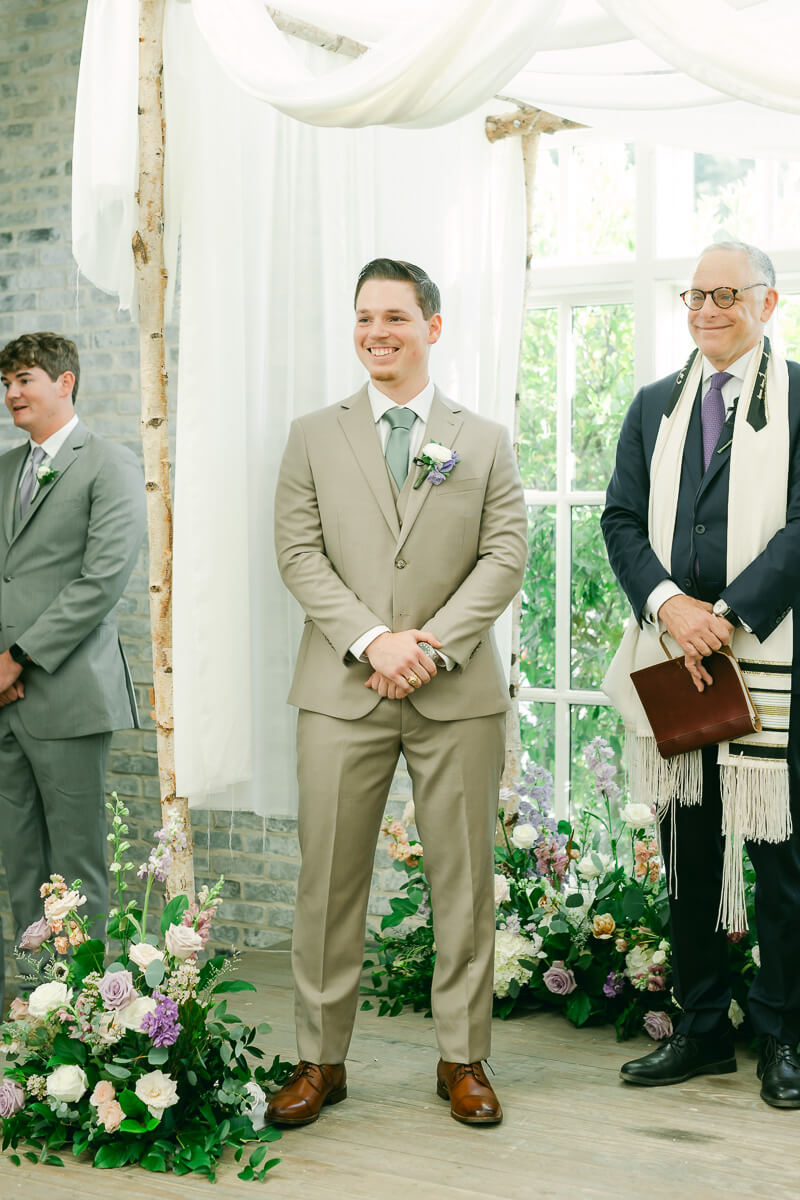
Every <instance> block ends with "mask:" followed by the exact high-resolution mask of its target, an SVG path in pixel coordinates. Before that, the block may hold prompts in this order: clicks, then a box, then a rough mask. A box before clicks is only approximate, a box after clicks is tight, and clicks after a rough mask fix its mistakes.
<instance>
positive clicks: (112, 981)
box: [97, 971, 136, 1008]
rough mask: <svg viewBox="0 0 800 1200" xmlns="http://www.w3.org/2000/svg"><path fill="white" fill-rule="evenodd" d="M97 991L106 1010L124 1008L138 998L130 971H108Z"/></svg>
mask: <svg viewBox="0 0 800 1200" xmlns="http://www.w3.org/2000/svg"><path fill="white" fill-rule="evenodd" d="M97 990H98V992H99V993H100V999H101V1000H102V1001H103V1004H104V1006H105V1007H106V1008H124V1006H125V1005H126V1004H128V1003H129V1002H130V1001H131V1000H133V999H134V998H135V997H136V988H135V987H134V986H133V976H132V975H131V973H130V971H106V973H105V975H104V976H103V978H102V979H101V980H100V982H99V983H98V985H97Z"/></svg>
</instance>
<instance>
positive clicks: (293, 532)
mask: <svg viewBox="0 0 800 1200" xmlns="http://www.w3.org/2000/svg"><path fill="white" fill-rule="evenodd" d="M425 437H426V440H427V441H435V442H441V443H442V444H443V445H445V446H450V447H454V448H455V449H456V450H457V451H458V454H459V456H460V462H459V463H458V464H457V466H456V467H455V469H454V470H453V472H452V474H451V475H449V476H448V478H447V479H446V480H445V482H444V483H441V484H439V485H438V486H434V485H433V484H430V483H428V482H427V481H426V482H424V483H423V484H422V486H421V487H420V488H419V489H417V490H416V491H411V492H410V495H409V497H408V504H407V507H406V510H405V517H404V520H403V522H402V527H401V523H400V519H399V517H398V514H397V507H396V504H395V499H394V495H393V492H392V487H391V484H390V482H389V475H388V472H387V468H386V461H385V459H384V457H383V454H382V452H381V447H380V442H379V440H378V435H377V431H376V428H375V421H374V418H373V415H372V409H371V407H370V403H369V397H368V394H367V388H366V386H365V387H363V388H362V389H361V390H360V391H359V392H357V393H356V394H355V395H354V396H351V397H349V399H347V400H345V401H343V402H342V403H341V404H334V405H331V406H330V407H328V408H324V409H320V410H319V411H318V412H315V413H311V414H310V415H309V416H307V417H301V418H300V419H299V420H297V421H295V422H294V423H293V425H292V429H291V432H290V434H289V441H288V444H287V447H286V452H285V454H284V458H283V463H282V465H281V471H280V477H279V481H278V489H277V494H276V500H275V542H276V548H277V553H278V566H279V568H280V571H281V575H282V577H283V580H284V582H285V583H286V585H287V587H288V588H289V590H290V591H291V592H292V593H293V594H294V595H295V596H296V597H297V599H298V600H299V602H300V604H301V605H302V606H303V608H304V609H305V612H306V625H305V629H304V632H303V638H302V641H301V643H300V650H299V652H298V657H297V667H296V670H295V676H294V683H293V685H292V690H291V692H290V695H289V702H290V703H291V704H296V705H297V706H298V707H300V708H304V709H309V710H311V711H313V712H321V713H326V714H328V715H329V716H335V717H342V718H345V719H349V720H352V719H355V718H358V717H361V716H365V715H366V713H368V712H369V711H370V710H371V709H372V708H374V706H375V705H376V704H377V703H378V700H379V697H378V695H377V693H376V692H374V691H372V690H371V689H367V688H365V687H364V682H365V680H366V679H368V678H369V676H370V674H371V673H372V668H371V667H370V666H369V665H368V664H365V663H360V662H355V661H354V660H353V658H352V655H350V653H349V647H350V646H351V645H353V643H354V642H355V641H356V640H357V639H358V638H359V637H361V635H362V634H364V633H366V632H367V630H369V629H371V628H373V627H374V626H376V625H386V626H388V628H389V629H391V630H394V631H399V630H402V629H415V628H416V629H423V628H427V629H430V631H431V632H432V633H433V634H434V635H435V636H436V637H437V638H438V639H439V640H440V641H441V642H442V647H443V650H444V651H445V653H446V654H447V655H449V657H450V658H451V659H452V660H453V661H454V663H455V664H456V665H455V669H454V670H452V671H445V670H444V669H441V670H440V671H439V672H438V674H437V675H436V676H435V678H434V679H433V680H432V681H431V682H430V683H429V684H427V685H426V686H425V687H423V688H420V689H419V690H418V691H416V692H414V693H413V694H412V696H411V697H410V701H411V703H412V704H413V705H414V706H415V707H416V708H417V709H418V711H419V712H421V713H422V714H423V715H424V716H426V717H429V718H432V719H433V720H439V721H449V720H461V719H464V718H467V717H478V716H487V715H489V714H490V713H498V712H502V711H503V710H504V709H505V708H507V707H508V689H507V687H506V684H505V679H504V675H503V670H502V667H501V664H500V662H499V659H498V656H497V651H496V649H495V646H494V640H493V638H492V636H491V626H492V623H493V622H494V621H495V619H496V618H497V617H498V616H499V615H500V613H501V612H502V611H503V610H504V609H505V607H506V605H507V604H508V603H509V602H510V600H511V599H512V598H513V596H514V595H515V594H516V592H517V591H518V590H519V587H520V585H521V583H522V578H523V574H524V570H525V557H526V552H527V514H526V509H525V502H524V498H523V492H522V485H521V484H520V479H519V472H518V470H517V463H516V460H515V458H514V453H513V450H512V447H511V441H510V439H509V436H508V433H507V432H506V430H505V429H503V427H502V426H500V425H498V424H496V423H495V422H493V421H487V420H486V419H485V418H483V417H479V416H477V415H476V414H475V413H472V412H470V411H469V410H468V409H464V408H462V407H461V406H460V405H458V404H455V403H453V402H452V401H449V400H447V399H446V398H445V397H444V396H443V395H442V394H441V392H439V391H438V389H437V391H436V392H435V394H434V399H433V403H432V405H431V412H430V418H429V421H428V425H427V429H426V433H425ZM412 472H414V474H415V475H416V473H417V468H416V467H413V466H412Z"/></svg>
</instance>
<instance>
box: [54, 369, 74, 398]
mask: <svg viewBox="0 0 800 1200" xmlns="http://www.w3.org/2000/svg"><path fill="white" fill-rule="evenodd" d="M56 382H57V383H58V394H59V396H71V395H72V389H73V388H74V387H75V375H74V374H73V372H72V371H62V372H61V374H60V375H59V377H58V379H57V380H56Z"/></svg>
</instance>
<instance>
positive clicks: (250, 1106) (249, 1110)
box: [243, 1079, 267, 1132]
mask: <svg viewBox="0 0 800 1200" xmlns="http://www.w3.org/2000/svg"><path fill="white" fill-rule="evenodd" d="M244 1090H245V1092H246V1093H247V1097H248V1098H247V1100H246V1101H245V1105H244V1109H243V1112H245V1113H246V1114H247V1116H248V1117H249V1118H250V1121H251V1123H252V1126H253V1129H255V1130H256V1132H258V1130H259V1129H263V1128H264V1126H265V1125H266V1123H267V1122H266V1119H265V1114H266V1111H267V1097H266V1094H265V1092H264V1089H263V1088H261V1087H259V1086H258V1084H257V1083H256V1081H255V1079H249V1080H248V1081H247V1083H246V1084H245V1085H244Z"/></svg>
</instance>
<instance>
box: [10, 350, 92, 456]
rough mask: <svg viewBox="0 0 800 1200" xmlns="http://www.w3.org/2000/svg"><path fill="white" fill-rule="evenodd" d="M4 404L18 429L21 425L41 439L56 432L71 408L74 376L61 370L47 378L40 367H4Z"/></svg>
mask: <svg viewBox="0 0 800 1200" xmlns="http://www.w3.org/2000/svg"><path fill="white" fill-rule="evenodd" d="M0 379H2V383H3V386H4V387H5V389H6V397H5V398H6V408H7V409H8V411H9V412H10V413H11V416H12V419H13V421H14V424H15V425H16V426H17V428H18V429H24V430H25V432H26V433H28V434H29V435H30V437H31V440H32V441H34V442H37V443H39V442H44V441H46V440H47V438H49V437H50V436H51V434H54V433H56V432H57V431H58V430H59V429H61V427H62V426H63V425H66V423H67V421H69V420H70V419H71V418H72V415H73V413H74V412H75V408H74V405H73V403H72V387H73V384H74V383H75V376H74V375H73V374H72V372H71V371H64V372H63V373H62V374H61V375H59V376H58V378H57V379H51V378H50V376H49V375H48V374H47V372H46V371H45V370H43V369H42V368H41V367H21V366H16V367H14V368H13V369H9V370H7V371H4V372H3V374H2V376H0Z"/></svg>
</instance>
